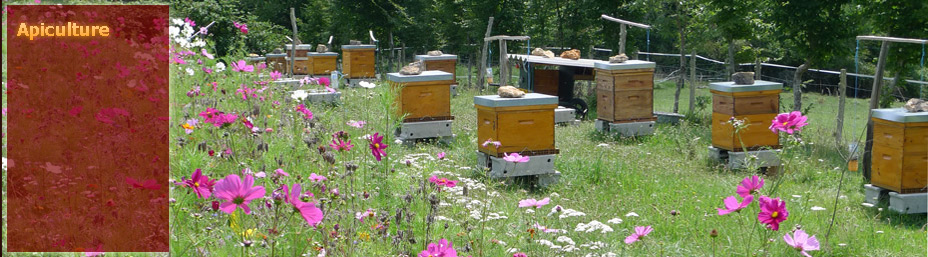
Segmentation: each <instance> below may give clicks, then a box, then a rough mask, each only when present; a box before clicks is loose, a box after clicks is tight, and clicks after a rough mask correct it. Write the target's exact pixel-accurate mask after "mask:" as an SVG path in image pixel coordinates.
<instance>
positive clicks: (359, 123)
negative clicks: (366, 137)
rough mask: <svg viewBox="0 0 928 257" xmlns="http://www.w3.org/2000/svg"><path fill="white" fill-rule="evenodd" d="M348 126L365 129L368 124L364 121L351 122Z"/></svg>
mask: <svg viewBox="0 0 928 257" xmlns="http://www.w3.org/2000/svg"><path fill="white" fill-rule="evenodd" d="M347 124H348V126H352V127H355V128H364V124H367V122H366V121H363V120H361V121H354V120H349V121H348V123H347Z"/></svg>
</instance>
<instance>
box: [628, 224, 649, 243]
mask: <svg viewBox="0 0 928 257" xmlns="http://www.w3.org/2000/svg"><path fill="white" fill-rule="evenodd" d="M651 231H654V229H652V228H651V226H647V227H635V233H632V235H630V236H628V237H626V238H625V243H626V244H632V243H634V242H637V241H638V240H641V239H642V238H644V236H647V235H648V234H650V233H651Z"/></svg>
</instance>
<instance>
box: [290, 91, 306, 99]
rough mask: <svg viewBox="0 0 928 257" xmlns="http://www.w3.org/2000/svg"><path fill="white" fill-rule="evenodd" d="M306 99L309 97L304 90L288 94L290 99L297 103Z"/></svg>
mask: <svg viewBox="0 0 928 257" xmlns="http://www.w3.org/2000/svg"><path fill="white" fill-rule="evenodd" d="M306 97H309V93H307V92H306V90H296V91H293V93H292V94H290V98H293V100H297V101H303V100H304V99H306Z"/></svg>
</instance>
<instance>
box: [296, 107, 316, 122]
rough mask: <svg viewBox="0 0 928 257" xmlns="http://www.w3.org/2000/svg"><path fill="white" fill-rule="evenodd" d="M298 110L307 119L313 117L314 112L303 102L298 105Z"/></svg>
mask: <svg viewBox="0 0 928 257" xmlns="http://www.w3.org/2000/svg"><path fill="white" fill-rule="evenodd" d="M296 111H297V112H299V113H302V114H303V118H304V119H307V120H311V119H313V112H312V111H310V110H309V109H306V106H305V105H303V104H300V105H297V106H296Z"/></svg>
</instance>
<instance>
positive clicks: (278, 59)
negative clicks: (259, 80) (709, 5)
mask: <svg viewBox="0 0 928 257" xmlns="http://www.w3.org/2000/svg"><path fill="white" fill-rule="evenodd" d="M265 56H266V57H267V58H265V61H266V62H267V67H268V69H271V70H272V71H279V72H280V73H287V72H288V71H289V70H290V66H287V54H266V55H265Z"/></svg>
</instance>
